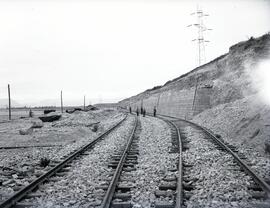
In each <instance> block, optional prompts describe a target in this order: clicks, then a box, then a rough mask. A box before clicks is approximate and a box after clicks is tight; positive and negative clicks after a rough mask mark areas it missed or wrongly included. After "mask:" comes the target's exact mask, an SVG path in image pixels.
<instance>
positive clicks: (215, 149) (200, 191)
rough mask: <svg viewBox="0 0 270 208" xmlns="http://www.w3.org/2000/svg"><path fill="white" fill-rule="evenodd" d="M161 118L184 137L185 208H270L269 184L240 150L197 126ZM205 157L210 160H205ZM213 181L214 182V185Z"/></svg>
mask: <svg viewBox="0 0 270 208" xmlns="http://www.w3.org/2000/svg"><path fill="white" fill-rule="evenodd" d="M162 118H163V119H164V118H166V119H169V120H171V122H173V123H174V124H175V125H176V126H177V127H178V129H179V130H180V134H181V139H182V144H183V146H182V148H183V158H182V159H183V163H182V165H183V166H182V167H183V173H182V175H183V177H182V178H183V183H182V188H183V189H182V190H183V193H181V194H180V196H182V202H183V203H182V204H181V205H182V207H186V206H187V207H196V206H206V207H224V206H226V207H244V208H247V207H250V208H251V207H258V208H260V207H261V208H267V207H270V205H269V195H270V187H269V184H267V183H266V182H265V181H264V179H263V178H261V177H260V176H259V175H258V174H257V173H256V172H255V171H253V170H252V169H251V168H250V166H249V164H250V162H249V161H248V159H247V158H246V157H245V155H243V154H242V153H239V152H238V150H237V148H235V147H234V146H232V145H230V144H228V143H226V142H224V141H223V140H222V139H221V138H219V136H216V135H215V134H213V133H212V132H211V131H209V130H208V129H205V128H204V127H202V126H200V125H198V124H195V123H192V122H190V121H186V120H183V119H179V118H176V117H170V116H162ZM186 129H188V132H187V130H186ZM192 132H194V133H192ZM193 134H195V137H194V136H193ZM196 134H197V135H198V136H199V137H200V138H201V139H199V140H201V141H199V143H198V144H199V146H198V145H197V146H196V145H195V144H196V142H198V141H196ZM190 136H191V137H192V139H190V138H189V137H190ZM198 136H197V137H198ZM193 145H195V146H196V147H194V146H193ZM204 145H206V147H205V148H204V147H203V146H204ZM200 151H201V152H200ZM207 154H208V155H207ZM210 154H211V155H210ZM204 157H205V158H208V159H206V160H205V159H203V158H204ZM211 157H212V159H211ZM213 168H216V170H215V169H213ZM218 170H219V171H218ZM209 173H210V175H209ZM211 174H212V175H211ZM180 176H181V174H180ZM233 177H234V179H233ZM217 180H219V181H217ZM220 180H221V181H220ZM213 181H215V183H212V182H213ZM211 183H212V184H211ZM223 184H224V185H223ZM208 186H210V187H208ZM234 186H235V188H234ZM208 189H209V190H208ZM207 190H208V191H207ZM213 190H215V191H213ZM207 192H208V193H207ZM215 192H216V193H215ZM219 192H220V194H221V195H220V196H219Z"/></svg>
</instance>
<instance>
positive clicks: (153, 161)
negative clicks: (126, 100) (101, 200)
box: [131, 117, 178, 208]
mask: <svg viewBox="0 0 270 208" xmlns="http://www.w3.org/2000/svg"><path fill="white" fill-rule="evenodd" d="M141 126H142V131H141V134H140V137H139V157H138V165H136V171H132V172H131V175H132V176H133V177H132V178H133V179H134V181H135V184H134V185H135V188H134V189H133V190H132V191H131V192H132V202H133V204H134V207H136V208H140V207H141V208H147V207H149V208H150V207H153V206H154V204H155V202H156V201H157V199H156V196H155V191H156V190H158V185H159V184H160V182H161V180H162V178H164V177H165V176H166V175H167V172H168V169H172V168H173V167H175V165H176V163H177V157H178V154H173V153H169V151H170V146H171V145H172V144H171V133H170V129H169V127H168V125H167V124H166V123H165V122H164V121H162V120H160V119H157V118H152V117H141ZM165 200H166V199H165Z"/></svg>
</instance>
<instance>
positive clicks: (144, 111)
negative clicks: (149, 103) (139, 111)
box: [143, 108, 146, 117]
mask: <svg viewBox="0 0 270 208" xmlns="http://www.w3.org/2000/svg"><path fill="white" fill-rule="evenodd" d="M145 114H146V110H145V108H144V109H143V117H145Z"/></svg>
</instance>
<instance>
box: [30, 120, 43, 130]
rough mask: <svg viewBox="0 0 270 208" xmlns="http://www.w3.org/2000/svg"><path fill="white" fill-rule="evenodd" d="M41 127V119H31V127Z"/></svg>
mask: <svg viewBox="0 0 270 208" xmlns="http://www.w3.org/2000/svg"><path fill="white" fill-rule="evenodd" d="M42 127H43V123H42V121H39V120H38V121H32V128H34V129H36V128H42Z"/></svg>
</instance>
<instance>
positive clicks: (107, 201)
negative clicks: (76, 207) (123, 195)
mask: <svg viewBox="0 0 270 208" xmlns="http://www.w3.org/2000/svg"><path fill="white" fill-rule="evenodd" d="M137 125H138V117H137V116H135V125H134V127H133V129H132V133H131V134H130V137H129V139H128V143H127V145H126V147H125V150H124V151H123V154H122V156H121V159H120V161H119V163H118V165H117V168H116V170H115V172H114V175H113V178H112V180H111V182H110V185H109V187H108V189H107V191H106V194H105V196H104V198H103V201H102V203H101V205H100V207H101V208H109V207H110V205H111V202H112V199H113V195H114V192H115V189H116V186H117V182H118V181H119V178H120V175H121V172H122V170H123V167H124V163H125V160H126V157H127V155H128V151H129V149H130V147H131V144H132V140H133V138H134V135H135V131H136V128H137Z"/></svg>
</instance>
